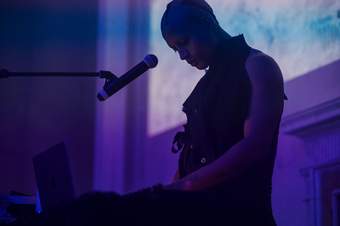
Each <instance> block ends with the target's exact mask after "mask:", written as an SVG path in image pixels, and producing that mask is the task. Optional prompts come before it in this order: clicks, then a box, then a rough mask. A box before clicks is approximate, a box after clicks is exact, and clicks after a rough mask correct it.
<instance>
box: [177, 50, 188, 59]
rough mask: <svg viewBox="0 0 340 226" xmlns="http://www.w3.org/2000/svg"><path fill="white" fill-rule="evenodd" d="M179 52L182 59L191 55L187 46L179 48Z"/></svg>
mask: <svg viewBox="0 0 340 226" xmlns="http://www.w3.org/2000/svg"><path fill="white" fill-rule="evenodd" d="M178 54H179V57H180V58H181V60H185V59H188V58H189V55H190V53H189V51H188V50H187V49H186V48H180V49H179V50H178Z"/></svg>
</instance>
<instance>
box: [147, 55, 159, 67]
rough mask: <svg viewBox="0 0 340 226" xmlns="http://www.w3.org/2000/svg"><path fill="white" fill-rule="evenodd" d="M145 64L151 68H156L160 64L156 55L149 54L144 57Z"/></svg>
mask: <svg viewBox="0 0 340 226" xmlns="http://www.w3.org/2000/svg"><path fill="white" fill-rule="evenodd" d="M144 63H146V65H148V67H149V68H154V67H156V66H157V64H158V59H157V57H156V56H155V55H153V54H149V55H146V56H145V57H144Z"/></svg>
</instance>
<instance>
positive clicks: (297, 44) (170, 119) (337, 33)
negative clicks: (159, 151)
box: [148, 0, 340, 136]
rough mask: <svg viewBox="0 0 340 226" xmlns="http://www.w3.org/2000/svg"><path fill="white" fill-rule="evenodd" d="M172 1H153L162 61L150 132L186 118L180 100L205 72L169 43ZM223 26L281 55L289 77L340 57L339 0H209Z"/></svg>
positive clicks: (154, 79)
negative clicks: (166, 27)
mask: <svg viewBox="0 0 340 226" xmlns="http://www.w3.org/2000/svg"><path fill="white" fill-rule="evenodd" d="M167 2H168V1H161V0H151V41H150V46H151V52H153V53H155V54H157V55H158V56H159V66H158V68H157V69H155V70H153V71H152V72H151V73H152V74H154V75H152V76H150V78H151V80H150V90H149V109H148V110H149V111H148V112H149V117H148V122H149V125H148V131H149V135H151V136H152V135H156V134H158V133H161V132H164V131H166V130H168V129H170V128H173V127H176V126H178V125H180V124H183V123H184V122H185V115H184V113H182V112H181V108H182V103H183V102H184V101H185V99H186V97H187V96H188V95H189V94H190V92H191V90H192V89H193V87H194V85H195V84H196V82H197V81H198V80H199V79H200V77H201V76H202V75H203V74H204V71H198V70H196V69H194V68H191V66H190V65H187V64H186V63H185V62H184V61H181V60H180V59H179V58H178V56H177V55H176V54H175V53H174V52H173V51H172V50H171V49H169V48H168V47H167V46H166V43H165V42H164V41H163V40H162V36H161V33H160V19H161V16H162V14H163V12H164V10H165V8H166V4H167ZM208 2H209V4H210V5H211V6H212V7H213V9H214V11H215V14H216V16H217V18H218V20H219V21H220V24H221V26H222V27H223V28H224V29H225V30H226V31H227V32H228V33H229V34H231V35H233V36H234V35H238V34H241V33H243V34H244V36H245V38H246V40H247V42H248V44H250V45H251V46H252V47H254V48H257V49H260V50H262V51H263V52H265V53H267V54H269V55H271V56H272V57H274V59H276V60H277V62H278V63H279V65H280V66H281V69H282V72H283V75H284V79H285V80H286V81H287V80H290V79H293V78H296V77H298V76H300V75H302V74H305V73H307V72H309V71H311V70H314V69H316V68H319V67H322V66H323V65H326V64H328V63H331V62H333V61H335V60H337V59H340V18H339V17H340V16H339V14H340V13H339V10H340V1H339V0H327V1H325V0H276V1H272V0H257V1H253V0H210V1H209V0H208Z"/></svg>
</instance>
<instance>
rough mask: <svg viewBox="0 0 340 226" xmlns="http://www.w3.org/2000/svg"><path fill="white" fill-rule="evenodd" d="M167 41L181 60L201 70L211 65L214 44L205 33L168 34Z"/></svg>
mask: <svg viewBox="0 0 340 226" xmlns="http://www.w3.org/2000/svg"><path fill="white" fill-rule="evenodd" d="M164 38H165V41H166V42H167V44H168V45H169V47H170V48H172V49H173V50H174V51H176V52H178V54H179V57H180V59H181V60H185V61H187V63H188V64H190V65H191V66H193V67H196V68H198V69H199V70H202V69H205V68H207V67H208V66H209V65H210V63H211V58H212V55H213V53H212V50H213V43H212V40H211V38H209V35H208V34H207V33H204V32H203V31H196V32H195V31H192V30H191V31H185V32H183V31H182V32H175V31H172V32H168V33H167V34H166V35H165V37H164Z"/></svg>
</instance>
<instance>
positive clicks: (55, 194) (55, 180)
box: [33, 143, 75, 213]
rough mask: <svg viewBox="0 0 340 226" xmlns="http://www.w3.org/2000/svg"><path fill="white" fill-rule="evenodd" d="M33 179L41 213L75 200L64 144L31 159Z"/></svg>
mask: <svg viewBox="0 0 340 226" xmlns="http://www.w3.org/2000/svg"><path fill="white" fill-rule="evenodd" d="M33 167H34V173H35V179H36V183H37V187H38V194H39V197H37V198H39V199H40V205H41V209H42V212H43V213H48V212H49V211H51V210H52V209H54V208H56V207H58V206H61V205H63V204H66V203H68V202H70V201H72V200H74V199H75V192H74V187H73V181H72V175H71V169H70V165H69V159H68V155H67V151H66V147H65V144H64V143H59V144H56V145H54V146H52V147H51V148H49V149H48V150H46V151H43V152H42V153H39V154H37V155H36V156H34V157H33Z"/></svg>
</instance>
